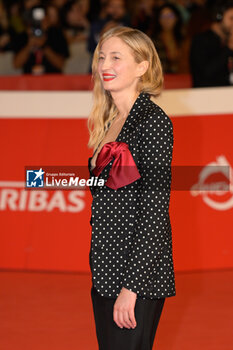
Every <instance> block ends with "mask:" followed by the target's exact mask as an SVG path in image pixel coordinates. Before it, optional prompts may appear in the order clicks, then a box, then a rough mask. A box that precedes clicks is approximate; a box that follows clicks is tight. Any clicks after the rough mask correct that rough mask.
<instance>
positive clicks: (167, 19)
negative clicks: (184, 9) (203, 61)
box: [152, 3, 188, 73]
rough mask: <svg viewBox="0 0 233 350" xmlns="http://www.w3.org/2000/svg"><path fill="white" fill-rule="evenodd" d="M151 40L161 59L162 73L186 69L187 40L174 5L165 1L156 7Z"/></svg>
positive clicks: (179, 71) (182, 71) (179, 15)
mask: <svg viewBox="0 0 233 350" xmlns="http://www.w3.org/2000/svg"><path fill="white" fill-rule="evenodd" d="M154 23H155V27H154V33H153V34H152V40H153V42H154V44H155V46H156V48H157V51H158V54H159V57H160V59H161V63H162V67H163V71H164V73H185V72H187V71H188V52H187V41H186V38H185V36H184V33H183V32H184V25H183V21H182V17H181V14H180V11H179V10H178V9H177V7H176V5H173V4H169V3H166V4H164V5H162V6H161V7H159V8H158V9H157V14H156V19H155V21H154Z"/></svg>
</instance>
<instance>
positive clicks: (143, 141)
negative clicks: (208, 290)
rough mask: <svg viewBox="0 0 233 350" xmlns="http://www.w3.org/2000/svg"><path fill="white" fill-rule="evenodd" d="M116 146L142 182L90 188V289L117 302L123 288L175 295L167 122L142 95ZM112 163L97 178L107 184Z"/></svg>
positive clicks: (144, 293)
mask: <svg viewBox="0 0 233 350" xmlns="http://www.w3.org/2000/svg"><path fill="white" fill-rule="evenodd" d="M116 141H119V142H125V143H127V144H128V147H129V150H130V152H131V154H132V156H133V158H134V161H135V164H136V166H137V168H138V171H139V173H140V175H141V178H139V179H138V180H137V181H134V182H133V183H130V184H129V185H127V186H124V187H121V188H118V189H117V190H113V189H111V188H109V187H107V186H105V185H104V186H95V187H90V190H91V192H92V196H93V201H92V205H91V209H92V216H91V224H92V240H91V250H90V268H91V272H92V281H93V284H94V287H95V288H96V289H97V291H98V292H99V293H100V294H101V295H102V296H105V297H117V296H118V294H119V293H120V291H121V288H122V287H123V286H124V287H125V288H127V289H130V290H132V291H133V292H135V293H137V295H139V296H141V297H144V298H149V299H154V298H163V297H170V296H174V295H175V294H176V293H175V279H174V269H173V256H172V231H171V224H170V216H169V201H170V186H171V161H172V151H173V125H172V121H171V119H170V118H169V117H168V116H167V115H166V114H165V112H164V111H163V110H162V109H161V108H160V107H159V106H158V105H156V104H155V103H154V102H152V101H151V100H150V95H149V94H147V93H144V92H141V93H140V95H139V96H138V97H137V99H136V101H135V102H134V104H133V106H132V108H131V110H130V112H129V115H128V117H127V118H126V121H125V123H124V125H123V127H122V129H121V132H120V134H119V135H118V137H117V139H116ZM90 160H91V158H89V171H90V175H92V172H91V169H90V166H91V164H90ZM112 164H113V160H112V161H110V162H109V163H108V164H107V166H106V167H105V168H104V169H103V171H102V172H101V174H100V175H99V179H103V180H104V182H106V180H107V178H108V173H109V170H110V168H111V166H112Z"/></svg>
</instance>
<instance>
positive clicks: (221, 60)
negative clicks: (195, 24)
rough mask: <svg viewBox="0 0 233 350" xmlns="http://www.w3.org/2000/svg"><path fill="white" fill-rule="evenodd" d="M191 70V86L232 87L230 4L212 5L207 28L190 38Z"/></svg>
mask: <svg viewBox="0 0 233 350" xmlns="http://www.w3.org/2000/svg"><path fill="white" fill-rule="evenodd" d="M190 68H191V73H192V78H193V87H207V86H227V85H232V84H233V1H227V2H222V1H221V3H220V5H219V6H215V7H214V8H213V22H212V24H211V27H210V29H209V30H206V31H205V32H203V33H200V34H198V35H196V36H195V37H194V38H193V40H192V44H191V50H190Z"/></svg>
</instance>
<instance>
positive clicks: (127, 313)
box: [113, 308, 136, 328]
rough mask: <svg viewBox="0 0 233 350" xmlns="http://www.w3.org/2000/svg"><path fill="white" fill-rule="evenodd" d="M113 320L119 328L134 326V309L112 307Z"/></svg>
mask: <svg viewBox="0 0 233 350" xmlns="http://www.w3.org/2000/svg"><path fill="white" fill-rule="evenodd" d="M113 320H114V322H116V324H117V325H118V327H120V328H123V327H125V328H135V327H136V320H135V316H134V310H133V309H129V310H124V311H123V310H117V309H115V308H114V311H113Z"/></svg>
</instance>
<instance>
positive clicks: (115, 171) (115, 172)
mask: <svg viewBox="0 0 233 350" xmlns="http://www.w3.org/2000/svg"><path fill="white" fill-rule="evenodd" d="M113 158H115V160H114V162H113V164H112V168H111V170H110V172H109V176H108V179H107V181H106V182H105V185H106V186H108V187H110V188H112V189H114V190H116V189H118V188H120V187H123V186H126V185H128V184H130V183H131V182H134V181H136V180H138V179H139V178H140V177H141V175H140V173H139V171H138V169H137V166H136V164H135V161H134V159H133V156H132V154H131V152H130V150H129V146H128V144H127V143H125V142H117V141H113V142H107V143H105V144H104V146H103V147H102V149H101V151H100V152H99V154H98V156H97V159H96V167H95V168H94V170H93V171H92V172H93V174H94V175H95V176H99V174H100V173H101V172H102V170H103V168H105V167H106V165H107V164H108V163H109V162H110V161H111V160H112V159H113Z"/></svg>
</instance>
